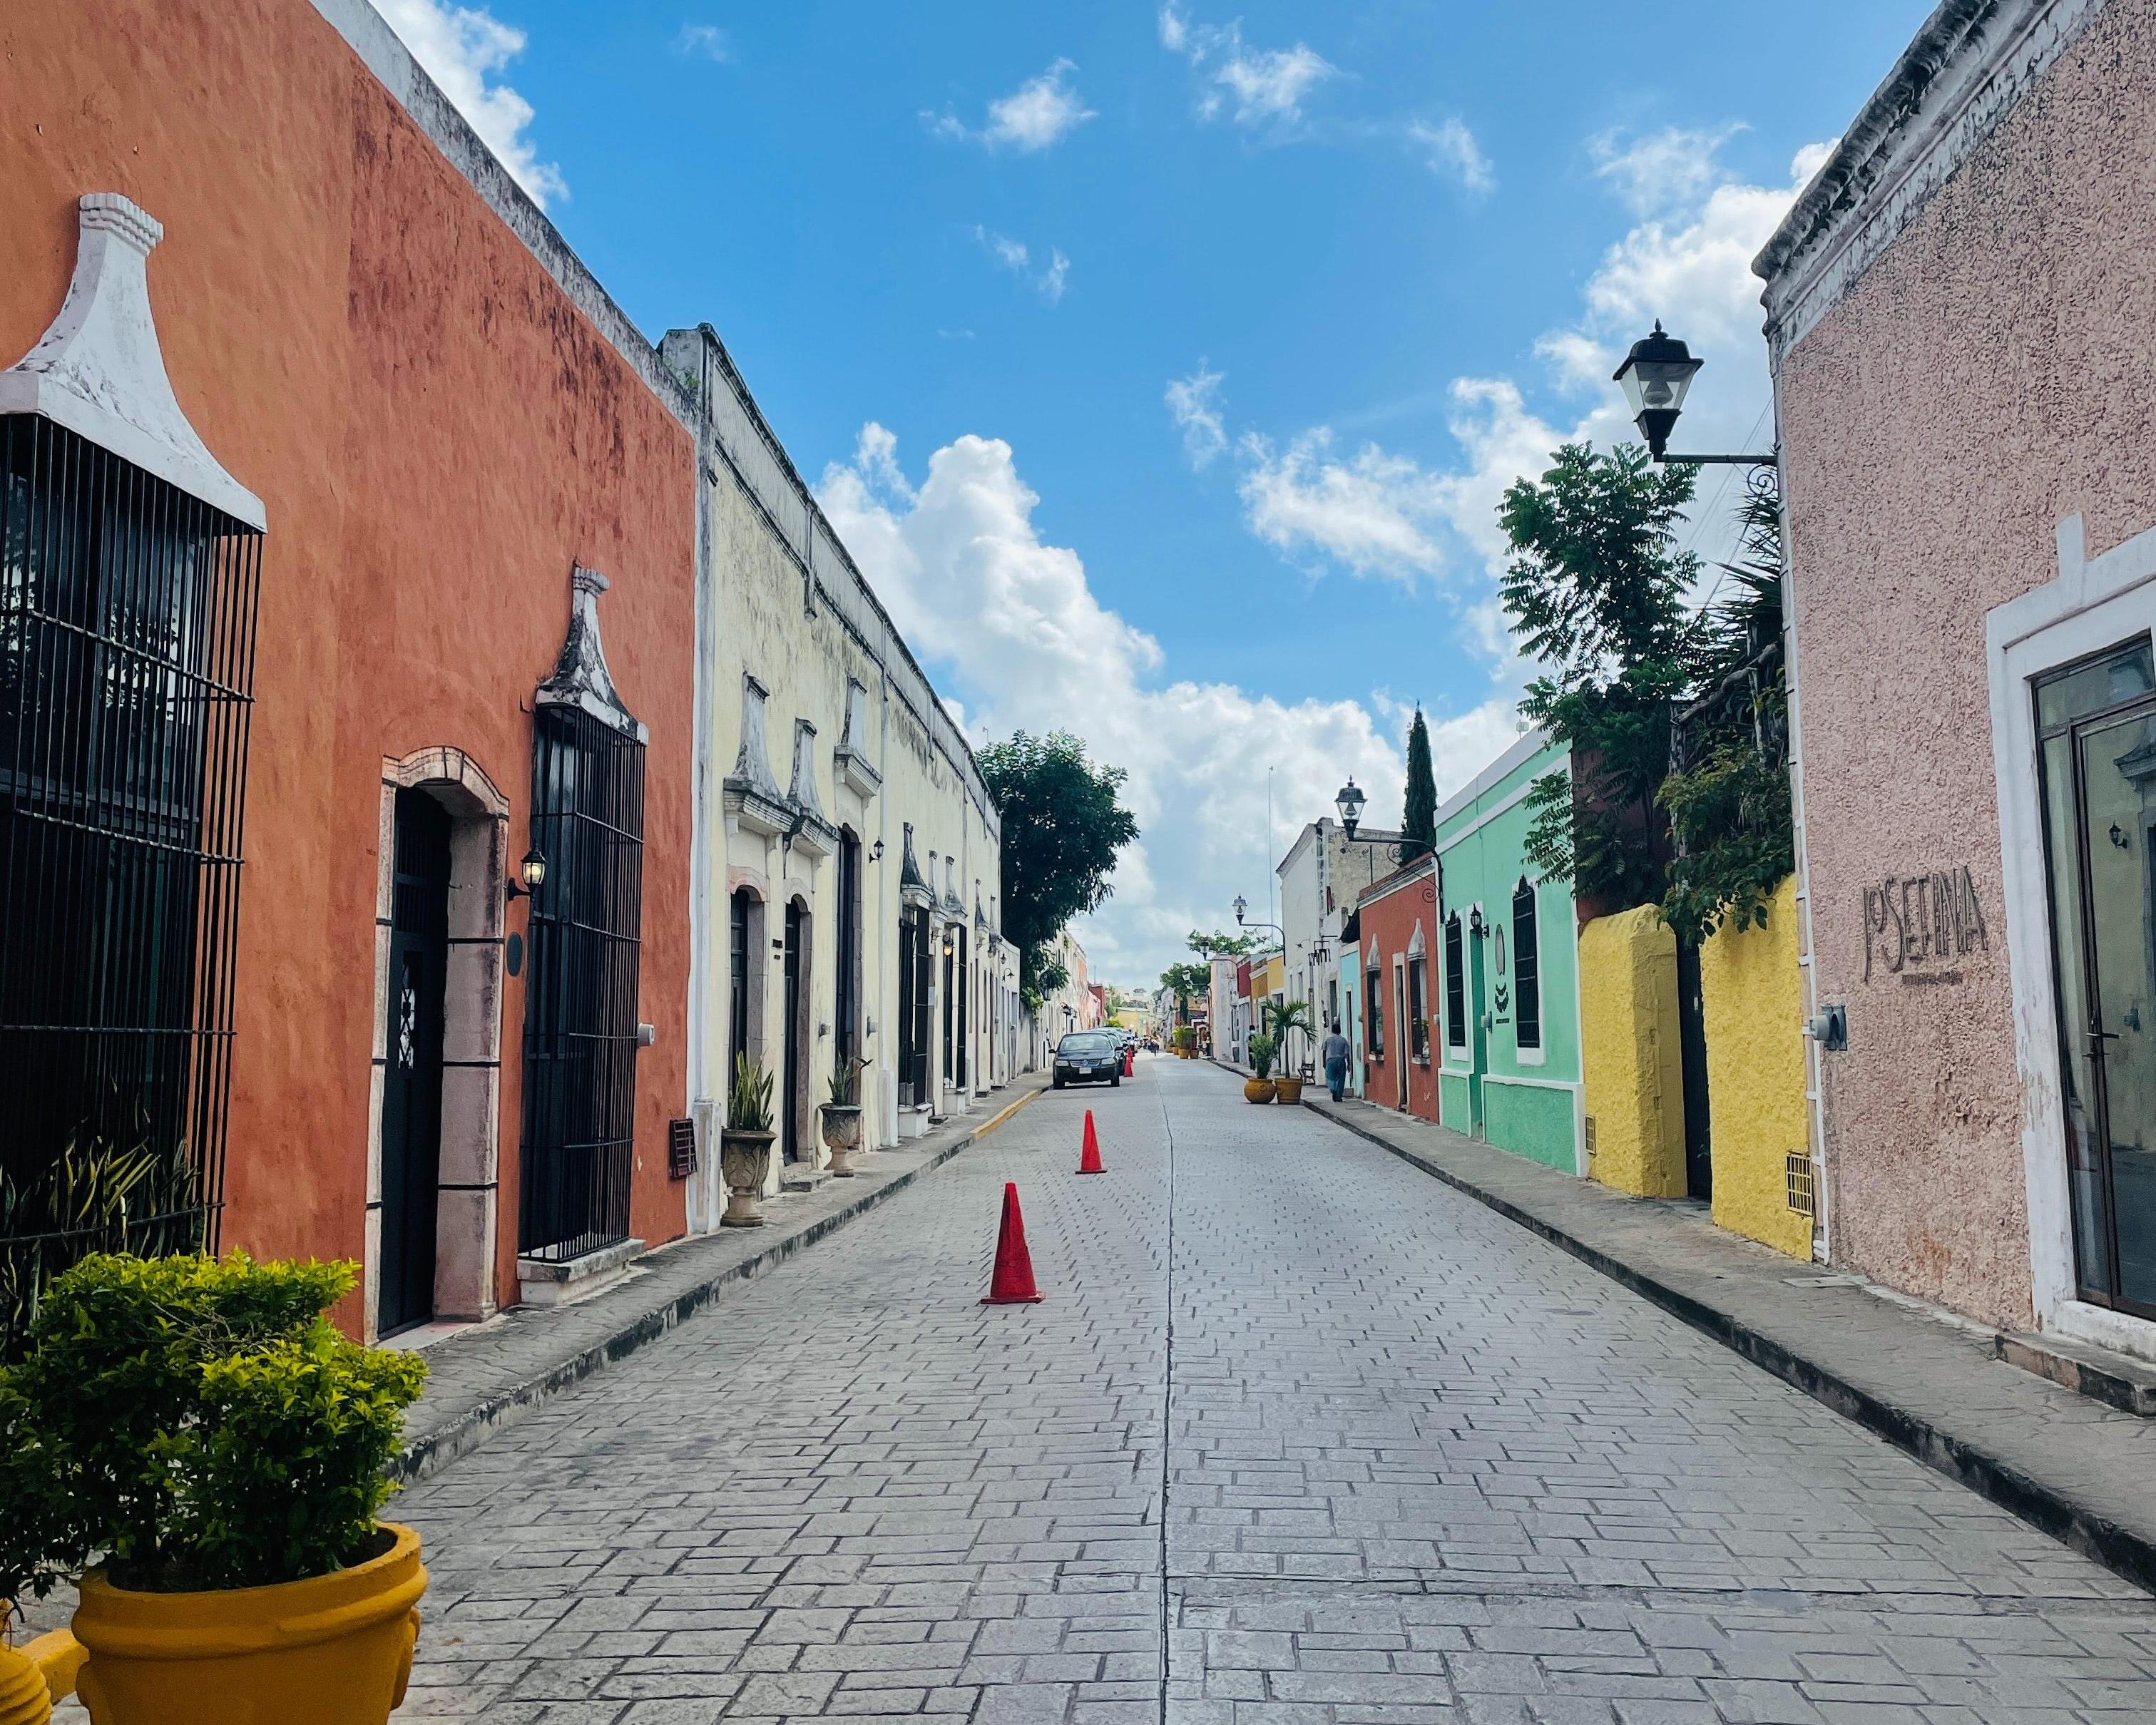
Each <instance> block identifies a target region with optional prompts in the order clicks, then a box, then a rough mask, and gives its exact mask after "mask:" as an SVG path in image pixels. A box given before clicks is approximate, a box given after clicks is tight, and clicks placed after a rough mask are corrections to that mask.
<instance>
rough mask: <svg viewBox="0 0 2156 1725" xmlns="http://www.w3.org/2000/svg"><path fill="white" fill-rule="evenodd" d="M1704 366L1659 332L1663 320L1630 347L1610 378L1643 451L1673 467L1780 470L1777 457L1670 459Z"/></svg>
mask: <svg viewBox="0 0 2156 1725" xmlns="http://www.w3.org/2000/svg"><path fill="white" fill-rule="evenodd" d="M1706 363H1707V362H1706V361H1705V360H1703V359H1694V358H1693V357H1691V348H1689V347H1686V346H1685V344H1684V343H1683V342H1681V341H1679V340H1678V339H1677V338H1676V336H1672V335H1670V334H1668V333H1667V332H1666V331H1664V329H1663V328H1662V321H1661V319H1660V318H1659V317H1658V318H1656V319H1655V326H1654V328H1653V329H1652V330H1650V331H1649V332H1648V333H1647V334H1645V335H1644V336H1640V339H1639V340H1638V341H1635V342H1634V343H1633V344H1632V347H1631V351H1630V352H1628V353H1627V354H1626V355H1625V363H1624V364H1622V365H1620V367H1617V369H1616V371H1615V372H1614V373H1613V374H1612V381H1613V382H1616V383H1618V384H1620V385H1621V386H1622V387H1623V388H1624V391H1625V401H1626V402H1627V403H1629V404H1630V407H1631V409H1632V423H1633V424H1635V425H1636V426H1638V427H1639V428H1640V436H1641V437H1643V438H1645V439H1646V444H1647V453H1648V454H1650V455H1652V456H1653V457H1654V458H1655V460H1656V461H1657V462H1661V463H1662V464H1665V465H1669V466H1673V467H1754V468H1772V469H1774V470H1776V471H1778V472H1779V470H1780V467H1781V459H1780V457H1779V456H1778V455H1672V454H1670V453H1669V446H1670V434H1671V432H1672V431H1674V430H1676V424H1677V415H1678V414H1679V413H1682V412H1683V411H1684V399H1685V396H1686V393H1687V392H1688V391H1689V390H1690V389H1691V380H1692V379H1693V378H1694V377H1697V375H1698V373H1699V368H1700V367H1702V366H1703V365H1705V364H1706Z"/></svg>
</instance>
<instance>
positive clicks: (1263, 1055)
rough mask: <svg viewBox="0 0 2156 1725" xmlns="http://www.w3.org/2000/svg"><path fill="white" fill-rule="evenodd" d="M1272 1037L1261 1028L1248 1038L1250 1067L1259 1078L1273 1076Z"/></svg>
mask: <svg viewBox="0 0 2156 1725" xmlns="http://www.w3.org/2000/svg"><path fill="white" fill-rule="evenodd" d="M1274 1047H1275V1044H1274V1042H1273V1039H1272V1038H1271V1037H1270V1036H1268V1035H1266V1034H1265V1032H1264V1031H1262V1030H1260V1031H1259V1032H1258V1033H1257V1034H1256V1035H1255V1036H1253V1037H1251V1038H1250V1068H1251V1070H1253V1071H1255V1073H1256V1074H1257V1075H1258V1076H1259V1077H1260V1078H1270V1077H1271V1076H1273V1050H1274Z"/></svg>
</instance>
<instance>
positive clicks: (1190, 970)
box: [1160, 963, 1213, 1023]
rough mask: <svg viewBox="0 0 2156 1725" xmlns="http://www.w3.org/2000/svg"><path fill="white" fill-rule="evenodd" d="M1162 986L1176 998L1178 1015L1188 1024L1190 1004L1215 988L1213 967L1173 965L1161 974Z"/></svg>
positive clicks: (1205, 965) (1206, 965)
mask: <svg viewBox="0 0 2156 1725" xmlns="http://www.w3.org/2000/svg"><path fill="white" fill-rule="evenodd" d="M1160 985H1161V987H1163V988H1166V989H1167V990H1168V992H1169V993H1172V994H1173V995H1174V996H1175V1010H1176V1014H1177V1016H1178V1017H1179V1018H1181V1019H1183V1021H1184V1022H1185V1023H1188V1021H1189V1019H1190V1003H1191V1002H1192V1001H1193V999H1196V998H1197V997H1198V996H1199V995H1200V994H1203V993H1206V992H1208V991H1209V989H1210V988H1212V986H1213V967H1212V966H1211V965H1209V964H1194V963H1193V964H1171V965H1169V966H1168V968H1167V969H1166V970H1163V972H1161V973H1160Z"/></svg>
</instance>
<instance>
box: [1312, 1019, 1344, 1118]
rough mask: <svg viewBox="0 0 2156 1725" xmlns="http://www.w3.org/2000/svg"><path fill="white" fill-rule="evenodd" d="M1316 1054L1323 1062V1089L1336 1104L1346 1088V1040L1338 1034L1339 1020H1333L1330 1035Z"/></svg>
mask: <svg viewBox="0 0 2156 1725" xmlns="http://www.w3.org/2000/svg"><path fill="white" fill-rule="evenodd" d="M1318 1052H1319V1055H1320V1056H1321V1058H1322V1059H1323V1060H1324V1062H1325V1087H1326V1089H1327V1090H1329V1091H1332V1100H1333V1101H1336V1102H1337V1101H1339V1100H1340V1099H1341V1096H1342V1093H1343V1092H1344V1091H1346V1090H1347V1038H1346V1037H1345V1036H1342V1034H1340V1020H1339V1019H1333V1021H1332V1034H1331V1035H1330V1036H1328V1037H1327V1038H1326V1039H1325V1045H1324V1047H1323V1048H1322V1049H1321V1050H1319V1051H1318Z"/></svg>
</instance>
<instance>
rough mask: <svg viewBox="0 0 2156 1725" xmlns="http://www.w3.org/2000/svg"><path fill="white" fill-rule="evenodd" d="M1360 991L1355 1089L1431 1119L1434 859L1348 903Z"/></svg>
mask: <svg viewBox="0 0 2156 1725" xmlns="http://www.w3.org/2000/svg"><path fill="white" fill-rule="evenodd" d="M1356 922H1357V924H1358V928H1359V931H1360V934H1361V940H1360V952H1358V957H1357V961H1356V963H1355V966H1354V971H1355V974H1356V976H1357V978H1358V983H1359V986H1360V988H1361V989H1362V991H1363V999H1362V1002H1361V1005H1362V1013H1361V1029H1362V1033H1363V1041H1362V1045H1361V1050H1360V1051H1361V1055H1362V1060H1361V1064H1362V1066H1363V1099H1364V1100H1365V1101H1370V1102H1373V1103H1375V1104H1376V1105H1377V1106H1379V1107H1381V1108H1394V1109H1397V1110H1399V1111H1400V1112H1401V1113H1404V1114H1413V1115H1415V1116H1417V1117H1419V1118H1421V1119H1424V1120H1428V1121H1431V1122H1436V1121H1438V1120H1439V1104H1438V1076H1437V1058H1438V1056H1437V1048H1438V1031H1437V1029H1436V1025H1437V1023H1438V1019H1437V1014H1436V1011H1435V1006H1434V1003H1435V1000H1436V999H1438V994H1439V991H1440V989H1441V988H1442V987H1443V983H1444V979H1443V977H1442V975H1441V973H1440V970H1439V955H1438V945H1437V941H1438V929H1439V926H1440V918H1439V915H1438V890H1437V862H1436V860H1435V858H1434V857H1428V856H1425V857H1423V858H1421V859H1419V860H1417V861H1415V862H1412V863H1409V864H1408V865H1406V866H1405V867H1404V868H1400V869H1396V870H1394V872H1393V873H1391V874H1389V875H1386V876H1384V878H1383V879H1382V880H1379V881H1378V882H1377V883H1376V884H1375V885H1374V886H1366V887H1365V888H1363V891H1362V893H1361V894H1360V896H1359V898H1358V903H1357V906H1356Z"/></svg>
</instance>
